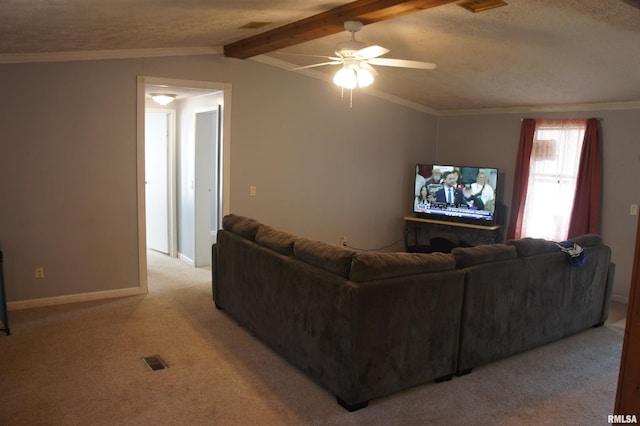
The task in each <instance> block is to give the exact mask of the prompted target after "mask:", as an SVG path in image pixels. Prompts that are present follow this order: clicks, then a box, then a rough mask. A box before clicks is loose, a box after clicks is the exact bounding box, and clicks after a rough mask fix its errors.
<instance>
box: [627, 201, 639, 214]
mask: <svg viewBox="0 0 640 426" xmlns="http://www.w3.org/2000/svg"><path fill="white" fill-rule="evenodd" d="M629 214H630V215H631V216H637V215H638V205H637V204H631V208H629Z"/></svg>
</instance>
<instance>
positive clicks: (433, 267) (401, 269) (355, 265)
mask: <svg viewBox="0 0 640 426" xmlns="http://www.w3.org/2000/svg"><path fill="white" fill-rule="evenodd" d="M454 267H455V261H454V259H453V256H451V255H450V254H446V253H430V254H426V253H356V255H355V256H353V260H352V261H351V274H350V275H349V279H350V280H351V281H355V282H365V281H373V280H381V279H385V278H391V277H401V276H405V275H415V274H422V273H427V272H441V271H450V270H453V269H454Z"/></svg>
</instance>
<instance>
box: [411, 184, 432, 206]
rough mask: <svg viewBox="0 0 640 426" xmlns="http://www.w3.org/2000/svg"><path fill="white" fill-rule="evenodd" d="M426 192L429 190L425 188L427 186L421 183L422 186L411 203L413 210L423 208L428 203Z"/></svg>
mask: <svg viewBox="0 0 640 426" xmlns="http://www.w3.org/2000/svg"><path fill="white" fill-rule="evenodd" d="M428 194H429V191H428V190H427V186H426V185H422V188H420V193H419V194H418V196H417V197H416V199H415V201H414V203H413V210H414V211H416V212H417V211H420V210H425V209H426V208H427V204H429V200H428Z"/></svg>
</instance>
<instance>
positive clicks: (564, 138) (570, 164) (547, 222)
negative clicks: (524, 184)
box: [522, 120, 586, 241]
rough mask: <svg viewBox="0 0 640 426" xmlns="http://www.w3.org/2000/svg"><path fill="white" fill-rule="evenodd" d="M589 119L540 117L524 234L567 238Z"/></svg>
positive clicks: (532, 153)
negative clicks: (546, 118)
mask: <svg viewBox="0 0 640 426" xmlns="http://www.w3.org/2000/svg"><path fill="white" fill-rule="evenodd" d="M585 128H586V121H585V120H538V121H537V122H536V132H535V136H534V141H533V148H532V152H531V163H530V166H531V169H530V172H529V186H528V188H527V197H526V201H525V207H524V216H523V220H522V237H532V238H545V239H548V240H554V241H562V240H566V239H567V234H568V232H569V222H570V217H571V210H572V208H573V199H574V195H575V190H576V180H577V176H578V168H579V164H580V151H581V149H582V142H583V139H584V132H585Z"/></svg>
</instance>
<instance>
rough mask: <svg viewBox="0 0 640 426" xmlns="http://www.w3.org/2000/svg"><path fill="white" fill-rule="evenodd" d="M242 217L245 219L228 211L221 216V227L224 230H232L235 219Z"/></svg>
mask: <svg viewBox="0 0 640 426" xmlns="http://www.w3.org/2000/svg"><path fill="white" fill-rule="evenodd" d="M242 219H246V217H244V216H239V215H237V214H233V213H230V214H228V215H226V216H225V217H223V218H222V229H224V230H225V231H232V230H233V225H235V223H236V222H237V221H239V220H242Z"/></svg>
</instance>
